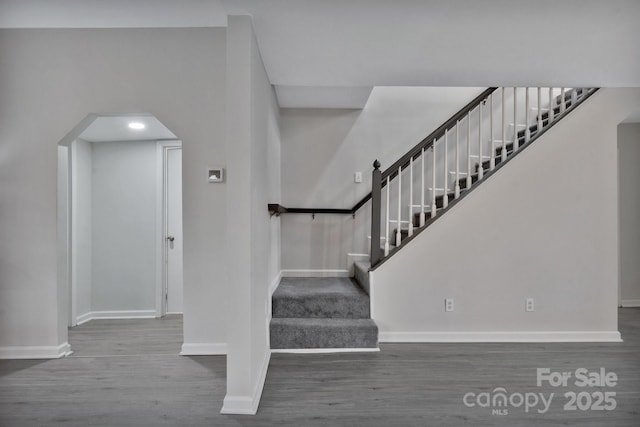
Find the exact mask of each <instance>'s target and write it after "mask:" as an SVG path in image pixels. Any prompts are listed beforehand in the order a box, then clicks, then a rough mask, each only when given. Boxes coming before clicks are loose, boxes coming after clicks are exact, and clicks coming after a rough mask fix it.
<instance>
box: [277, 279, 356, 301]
mask: <svg viewBox="0 0 640 427" xmlns="http://www.w3.org/2000/svg"><path fill="white" fill-rule="evenodd" d="M332 294H340V295H344V296H361V295H362V292H360V291H359V288H358V287H357V286H354V283H353V281H352V280H351V279H350V278H348V277H283V278H282V279H281V280H280V285H278V288H277V289H276V290H275V292H274V293H273V297H274V298H280V297H291V296H299V297H306V296H321V295H332ZM365 297H366V296H365Z"/></svg>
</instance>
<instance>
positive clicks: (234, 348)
mask: <svg viewBox="0 0 640 427" xmlns="http://www.w3.org/2000/svg"><path fill="white" fill-rule="evenodd" d="M278 114H279V113H278V106H277V101H276V98H275V93H274V90H273V88H272V86H271V85H270V84H269V81H268V79H267V76H266V73H265V71H264V66H263V65H262V59H261V58H260V53H259V51H258V46H257V43H256V40H255V38H254V36H253V30H252V27H251V19H250V18H249V17H248V16H230V17H229V28H228V31H227V164H228V171H227V172H228V173H227V185H228V187H229V188H228V199H227V218H228V219H227V246H226V251H227V260H228V262H227V276H228V280H229V283H232V284H233V286H231V287H230V288H229V297H228V301H227V303H228V311H227V316H228V325H229V330H228V350H227V394H226V397H225V399H224V405H223V408H222V412H224V413H245V414H252V413H255V411H256V410H257V407H258V403H259V401H260V396H261V393H262V387H263V384H264V379H265V375H266V370H267V366H268V361H269V354H270V352H269V344H268V328H269V321H268V313H267V311H268V310H267V308H268V299H269V298H270V295H269V292H268V291H269V287H270V285H271V282H272V281H274V280H275V279H276V277H277V276H278V273H279V269H280V267H279V255H278V253H279V239H278V234H279V229H278V222H279V220H278V219H277V218H270V217H269V213H268V211H267V203H268V202H269V198H270V197H276V198H278V197H279V194H278V193H279V188H278V187H279V169H280V163H279V144H280V135H279V131H278Z"/></svg>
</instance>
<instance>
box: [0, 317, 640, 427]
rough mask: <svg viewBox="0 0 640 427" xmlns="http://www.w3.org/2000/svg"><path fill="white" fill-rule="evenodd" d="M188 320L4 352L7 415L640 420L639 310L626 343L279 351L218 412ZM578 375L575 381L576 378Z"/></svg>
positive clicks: (220, 379) (93, 421)
mask: <svg viewBox="0 0 640 427" xmlns="http://www.w3.org/2000/svg"><path fill="white" fill-rule="evenodd" d="M181 329H182V321H181V319H180V317H178V316H174V317H170V318H167V319H162V320H137V321H106V320H102V321H91V322H89V323H87V324H85V325H82V326H80V327H76V328H73V329H71V330H70V342H71V345H72V348H73V350H74V354H73V355H72V356H71V357H67V358H63V359H58V360H48V361H26V360H14V361H8V360H3V361H0V426H3V427H4V426H49V425H60V426H162V425H172V426H205V425H206V426H271V425H274V426H276V425H277V426H354V427H355V426H365V425H366V426H462V425H468V426H494V425H498V426H557V425H580V426H598V427H602V426H608V427H617V426H629V427H638V426H640V309H621V310H620V331H621V332H622V334H623V338H624V340H625V342H624V343H612V344H588V343H573V344H569V343H568V344H393V345H389V344H388V345H382V346H381V349H382V351H381V352H380V353H363V354H334V355H287V354H274V355H273V356H272V359H271V364H270V367H269V373H268V375H267V381H266V384H265V387H264V393H263V396H262V401H261V405H260V409H259V411H258V414H257V415H256V416H230V415H221V414H220V413H219V411H220V407H221V402H222V399H223V398H224V394H225V358H224V357H220V356H214V357H204V356H201V357H181V356H178V355H177V353H178V351H179V349H180V343H181ZM539 367H540V368H544V367H548V368H551V369H552V370H557V371H575V369H577V368H581V367H584V368H587V369H589V370H597V369H599V368H601V367H604V368H606V369H607V370H608V371H612V372H615V373H616V374H617V375H618V377H619V380H618V383H617V385H616V386H615V387H613V388H593V389H581V388H576V387H571V385H570V386H569V387H567V388H563V387H560V388H558V389H553V388H551V387H549V386H544V387H540V388H538V387H537V386H536V368H539ZM570 383H571V381H570ZM500 386H501V387H504V388H506V389H507V391H508V394H512V393H523V394H524V393H527V392H536V393H544V394H545V395H548V394H549V393H552V392H553V393H555V397H554V400H553V401H552V404H551V406H550V409H549V411H548V412H547V413H545V414H539V413H537V412H536V411H535V410H530V411H529V412H528V413H527V412H525V411H524V409H523V408H522V407H518V408H515V407H509V408H508V412H509V413H508V415H502V416H501V415H492V414H491V410H490V409H489V408H479V407H473V408H469V407H466V406H465V405H464V404H463V400H462V398H463V396H464V395H465V393H467V392H475V393H481V392H487V391H488V392H491V391H492V390H493V389H495V388H496V387H500ZM571 390H573V391H576V392H581V391H585V390H587V391H589V392H593V391H615V392H616V397H615V399H616V402H617V408H616V409H615V410H612V411H591V410H585V411H582V410H576V411H565V410H564V409H563V405H564V403H566V401H567V399H566V398H565V397H564V392H565V391H571Z"/></svg>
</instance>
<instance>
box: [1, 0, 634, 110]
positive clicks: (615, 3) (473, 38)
mask: <svg viewBox="0 0 640 427" xmlns="http://www.w3.org/2000/svg"><path fill="white" fill-rule="evenodd" d="M227 14H249V15H251V16H252V19H253V26H254V30H255V33H256V38H257V41H258V45H259V46H260V51H261V55H262V58H263V61H264V64H265V68H266V70H267V74H268V75H269V78H270V80H271V83H273V84H274V85H275V87H276V91H277V93H278V96H279V98H281V99H280V103H281V106H283V107H287V106H320V107H324V106H343V107H344V106H346V107H354V108H357V107H358V106H360V107H361V106H362V103H363V101H362V100H363V99H364V100H365V101H366V96H365V95H364V94H365V93H366V90H367V89H366V88H371V87H374V86H478V87H487V86H514V85H518V86H524V85H530V86H535V85H540V86H608V87H628V86H633V87H640V55H638V54H637V49H638V48H637V45H638V42H639V41H640V25H639V22H640V0H607V1H603V0H562V1H558V0H182V1H179V2H178V1H172V0H136V1H131V0H109V1H105V0H0V28H1V27H5V28H7V27H11V28H17V27H24V28H41V27H54V28H62V27H76V28H77V27H80V28H92V27H150V26H155V27H202V26H206V27H211V26H225V25H227Z"/></svg>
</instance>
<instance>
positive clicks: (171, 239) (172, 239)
mask: <svg viewBox="0 0 640 427" xmlns="http://www.w3.org/2000/svg"><path fill="white" fill-rule="evenodd" d="M175 239H176V238H175V237H173V236H167V240H168V241H170V242H173V241H174V240H175Z"/></svg>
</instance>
